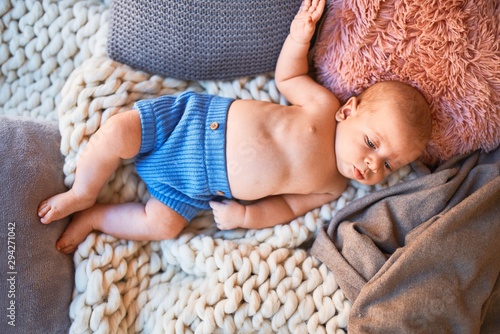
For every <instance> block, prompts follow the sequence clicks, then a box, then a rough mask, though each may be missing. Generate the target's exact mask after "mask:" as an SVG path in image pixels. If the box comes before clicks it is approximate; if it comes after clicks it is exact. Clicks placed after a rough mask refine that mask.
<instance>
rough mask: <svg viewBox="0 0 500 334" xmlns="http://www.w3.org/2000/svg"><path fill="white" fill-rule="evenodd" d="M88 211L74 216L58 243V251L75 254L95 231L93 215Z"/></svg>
mask: <svg viewBox="0 0 500 334" xmlns="http://www.w3.org/2000/svg"><path fill="white" fill-rule="evenodd" d="M87 211H90V210H87ZM87 211H83V212H78V213H76V214H75V215H74V216H73V218H72V219H71V222H70V223H69V224H68V226H67V227H66V230H65V231H64V233H63V234H62V235H61V238H59V240H58V241H57V243H56V249H57V250H58V251H60V252H61V253H64V254H71V253H73V252H74V251H75V249H76V248H77V247H78V245H79V244H80V243H82V242H83V241H84V240H85V238H86V237H87V236H88V235H89V234H90V233H91V232H92V231H93V228H92V220H91V215H89V214H88V213H87Z"/></svg>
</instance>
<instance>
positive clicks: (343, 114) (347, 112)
mask: <svg viewBox="0 0 500 334" xmlns="http://www.w3.org/2000/svg"><path fill="white" fill-rule="evenodd" d="M357 106H358V99H357V98H356V97H355V96H353V97H351V98H349V100H347V102H346V103H345V104H344V105H343V106H342V107H340V108H339V110H337V112H336V113H335V119H336V120H337V122H342V121H344V120H346V119H347V118H348V117H349V116H351V115H353V114H354V113H355V112H356V108H357Z"/></svg>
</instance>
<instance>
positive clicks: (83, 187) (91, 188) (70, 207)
mask: <svg viewBox="0 0 500 334" xmlns="http://www.w3.org/2000/svg"><path fill="white" fill-rule="evenodd" d="M141 135H142V130H141V120H140V116H139V113H138V112H137V111H136V110H131V111H127V112H124V113H120V114H117V115H115V116H113V117H111V118H110V119H109V120H108V121H107V122H106V123H104V125H103V126H102V127H101V128H100V129H99V130H98V131H97V132H96V133H95V134H94V135H93V136H92V137H91V138H90V140H89V142H88V144H87V146H86V147H85V149H84V150H83V153H82V155H81V156H80V158H79V160H78V165H77V168H76V175H75V182H74V184H73V187H72V188H71V189H70V190H68V191H67V192H65V193H61V194H57V195H55V196H53V197H50V198H49V199H47V200H45V201H43V202H42V203H40V205H39V207H38V216H39V217H40V218H41V219H40V221H41V222H42V223H44V224H48V223H50V222H52V221H54V220H58V219H61V218H63V217H66V216H68V215H70V214H72V213H73V212H77V211H81V210H84V209H87V208H89V207H91V206H92V205H93V204H94V203H95V201H96V199H97V196H98V195H99V191H100V190H101V188H102V187H103V186H104V184H105V183H106V181H107V180H108V179H109V177H110V176H111V175H112V174H113V172H114V171H115V170H116V168H117V167H118V165H119V164H120V161H121V159H130V158H132V157H134V156H136V155H137V153H139V149H140V145H141Z"/></svg>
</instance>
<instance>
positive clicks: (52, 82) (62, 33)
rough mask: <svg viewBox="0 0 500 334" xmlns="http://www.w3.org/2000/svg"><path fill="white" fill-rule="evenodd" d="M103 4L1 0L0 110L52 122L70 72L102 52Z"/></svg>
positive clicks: (105, 27) (104, 33)
mask: <svg viewBox="0 0 500 334" xmlns="http://www.w3.org/2000/svg"><path fill="white" fill-rule="evenodd" d="M106 2H107V1H104V3H106ZM104 3H103V1H96V0H94V1H77V0H64V1H56V0H43V1H34V0H27V1H20V0H14V1H9V0H7V1H5V0H4V1H0V16H1V20H0V66H1V73H0V113H2V114H4V115H9V116H25V117H28V118H31V119H38V120H57V113H56V106H57V105H58V103H59V101H60V100H61V94H60V91H61V88H62V87H63V86H64V83H65V82H66V79H67V78H68V76H69V75H70V73H71V72H72V71H73V70H74V69H75V68H76V67H78V66H79V65H80V64H82V63H83V62H84V61H85V60H86V59H88V58H90V57H91V56H93V55H96V56H97V55H105V53H106V36H107V34H108V24H107V20H108V12H109V8H108V6H107V5H105V4H104Z"/></svg>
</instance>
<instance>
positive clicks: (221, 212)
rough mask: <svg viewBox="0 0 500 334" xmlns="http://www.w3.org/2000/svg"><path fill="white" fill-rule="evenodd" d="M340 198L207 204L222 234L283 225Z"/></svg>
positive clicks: (294, 197)
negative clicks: (234, 230) (231, 230)
mask: <svg viewBox="0 0 500 334" xmlns="http://www.w3.org/2000/svg"><path fill="white" fill-rule="evenodd" d="M339 196H340V193H339V194H333V193H332V194H311V195H295V194H287V195H279V196H270V197H266V198H264V199H261V200H259V201H256V202H254V203H252V204H249V205H242V204H240V203H238V202H236V201H232V200H224V201H222V202H210V206H211V207H212V209H213V213H214V219H215V222H216V224H217V227H218V228H219V229H221V230H230V229H234V228H238V227H241V228H247V229H249V228H253V229H260V228H265V227H271V226H274V225H278V224H284V223H288V222H290V221H292V220H293V219H295V218H297V217H299V216H302V215H304V214H306V213H307V212H308V211H310V210H312V209H314V208H317V207H319V206H321V205H323V204H325V203H328V202H331V201H333V200H335V199H336V198H338V197H339Z"/></svg>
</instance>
